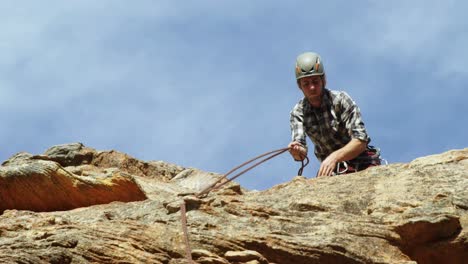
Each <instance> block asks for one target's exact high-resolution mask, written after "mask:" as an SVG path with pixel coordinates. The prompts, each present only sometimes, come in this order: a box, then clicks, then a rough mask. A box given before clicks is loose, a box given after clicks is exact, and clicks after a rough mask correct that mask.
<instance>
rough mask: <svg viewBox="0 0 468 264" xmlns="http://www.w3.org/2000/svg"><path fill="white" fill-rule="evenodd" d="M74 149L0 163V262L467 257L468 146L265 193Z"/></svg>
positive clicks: (192, 172)
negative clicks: (182, 205)
mask: <svg viewBox="0 0 468 264" xmlns="http://www.w3.org/2000/svg"><path fill="white" fill-rule="evenodd" d="M219 177H220V175H217V174H214V173H208V172H203V171H200V170H197V169H192V168H183V167H180V166H177V165H173V164H169V163H164V162H161V161H150V162H143V161H139V160H137V159H134V158H132V157H130V156H128V155H125V154H123V153H119V152H116V151H96V150H94V149H91V148H87V147H85V146H83V145H82V144H79V143H76V144H68V145H60V146H54V147H52V148H51V149H49V150H47V151H46V152H45V153H44V154H43V155H36V156H34V155H31V154H27V153H20V154H17V155H15V156H13V157H12V158H10V159H9V160H8V161H6V162H4V163H3V165H2V166H1V167H0V212H2V214H1V215H0V263H170V264H176V263H188V260H186V258H185V250H186V244H185V243H184V235H183V231H182V225H181V212H180V210H179V204H180V203H181V201H183V200H185V201H186V204H187V213H186V217H187V231H188V234H189V241H190V247H191V249H192V251H191V256H192V258H193V260H194V262H196V263H250V264H253V263H262V264H263V263H281V264H293V263H294V264H298V263H467V262H466V261H467V260H468V149H463V150H454V151H450V152H446V153H443V154H440V155H433V156H428V157H423V158H419V159H416V160H414V161H412V162H411V163H408V164H391V165H387V166H380V167H374V168H370V169H368V170H366V171H363V172H359V173H354V174H349V175H344V176H338V177H329V178H318V179H306V178H304V177H299V176H298V177H295V178H294V179H292V180H291V181H290V182H287V183H283V184H280V185H277V186H274V187H272V188H271V189H268V190H265V191H248V190H245V189H243V188H241V187H240V186H239V185H238V184H235V183H230V184H228V185H227V186H226V187H225V188H224V189H221V190H219V191H216V192H211V193H210V194H209V195H208V196H207V197H205V198H202V199H198V198H196V197H194V196H193V195H190V194H194V193H198V192H200V191H201V190H202V189H204V188H205V187H207V186H209V185H210V183H212V182H213V181H215V180H216V179H218V178H219Z"/></svg>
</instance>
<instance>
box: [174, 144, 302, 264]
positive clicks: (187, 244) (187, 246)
mask: <svg viewBox="0 0 468 264" xmlns="http://www.w3.org/2000/svg"><path fill="white" fill-rule="evenodd" d="M288 150H289V148H282V149H277V150H273V151H270V152H267V153H264V154H262V155H259V156H257V157H255V158H253V159H250V160H248V161H246V162H244V163H242V164H241V165H239V166H237V167H235V168H233V169H232V170H230V171H229V172H227V173H226V174H224V175H223V176H222V177H221V178H219V179H218V180H216V181H215V182H214V183H213V184H211V185H210V186H208V187H207V188H205V189H204V190H202V191H201V192H199V193H198V194H196V195H195V197H196V198H203V197H206V196H207V195H208V193H209V192H211V191H213V190H218V189H220V188H221V187H222V186H224V185H226V184H227V183H229V182H231V181H233V180H234V179H236V178H237V177H239V176H241V175H242V174H244V173H246V172H247V171H249V170H251V169H253V168H255V167H256V166H258V165H260V164H262V163H264V162H266V161H268V160H270V159H272V158H274V157H276V156H278V155H281V154H283V153H284V152H286V151H288ZM261 158H264V159H262V160H260V161H258V162H256V163H255V164H253V165H251V166H250V167H248V168H246V169H244V170H243V171H241V172H239V173H237V174H236V175H234V176H232V177H231V178H228V176H229V175H230V174H232V173H234V172H235V171H237V170H238V169H240V168H242V167H244V166H246V165H248V164H250V163H252V162H254V161H256V160H258V159H261ZM304 160H305V162H304ZM308 164H309V158H308V157H307V155H306V156H305V157H304V159H303V160H302V164H301V168H300V169H299V171H298V175H302V172H303V170H304V168H305V167H306V166H307V165H308ZM169 203H171V202H169ZM180 214H181V222H182V230H183V233H184V242H185V254H186V259H187V261H188V262H189V263H190V264H193V263H195V262H194V261H193V259H192V249H191V247H190V240H189V233H188V228H187V208H186V204H185V200H182V202H181V203H180Z"/></svg>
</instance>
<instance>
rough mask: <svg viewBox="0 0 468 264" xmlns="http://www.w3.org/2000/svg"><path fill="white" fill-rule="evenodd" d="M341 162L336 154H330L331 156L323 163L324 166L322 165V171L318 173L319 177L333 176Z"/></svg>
mask: <svg viewBox="0 0 468 264" xmlns="http://www.w3.org/2000/svg"><path fill="white" fill-rule="evenodd" d="M339 161H340V160H339V159H338V157H337V154H336V152H333V153H332V154H330V156H328V157H327V158H326V159H325V160H324V161H322V164H320V169H319V171H318V174H317V177H323V176H332V175H333V171H334V170H335V167H336V164H337V163H338V162H339Z"/></svg>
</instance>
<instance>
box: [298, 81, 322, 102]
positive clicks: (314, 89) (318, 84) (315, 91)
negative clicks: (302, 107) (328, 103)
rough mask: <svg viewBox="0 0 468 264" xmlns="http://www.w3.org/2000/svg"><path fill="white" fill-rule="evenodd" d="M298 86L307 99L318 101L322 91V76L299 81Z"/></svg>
mask: <svg viewBox="0 0 468 264" xmlns="http://www.w3.org/2000/svg"><path fill="white" fill-rule="evenodd" d="M299 86H300V88H301V90H302V92H303V93H304V96H305V97H306V98H307V99H309V100H319V99H320V98H321V95H322V90H323V81H322V76H320V75H316V76H309V77H304V78H302V79H299Z"/></svg>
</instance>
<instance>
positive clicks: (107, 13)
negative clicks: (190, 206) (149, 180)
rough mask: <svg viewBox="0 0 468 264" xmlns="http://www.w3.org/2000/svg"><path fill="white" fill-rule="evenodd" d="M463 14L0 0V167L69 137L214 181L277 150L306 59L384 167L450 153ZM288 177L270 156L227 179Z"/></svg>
mask: <svg viewBox="0 0 468 264" xmlns="http://www.w3.org/2000/svg"><path fill="white" fill-rule="evenodd" d="M11 3H13V2H11ZM466 10H468V3H466V2H465V1H450V0H449V1H443V2H441V1H420V0H417V1H391V2H388V1H353V2H352V3H351V1H281V2H280V1H277V2H272V1H263V0H260V1H251V0H249V1H248V0H236V1H215V0H212V1H208V0H199V1H184V2H183V3H180V2H177V1H149V0H148V1H117V0H113V1H110V0H109V1H102V0H101V1H14V4H8V3H6V2H5V3H3V2H2V3H1V4H0V25H1V29H2V30H1V31H0V122H1V124H2V125H1V129H0V160H2V161H3V160H6V159H8V158H9V157H10V156H12V155H14V154H15V153H17V152H20V151H26V152H29V153H33V154H40V153H43V152H44V151H45V150H46V149H47V148H49V147H51V146H53V145H58V144H64V143H70V142H82V143H84V144H85V145H87V146H89V147H92V148H95V149H98V150H110V149H115V150H118V151H122V152H125V153H128V154H129V155H132V156H134V157H136V158H138V159H142V160H147V161H149V160H163V161H167V162H171V163H176V164H179V165H182V166H184V167H196V168H200V169H202V170H206V171H213V172H218V173H225V172H227V171H229V170H230V169H231V168H232V167H234V166H237V165H239V164H241V163H242V162H244V161H245V160H248V159H250V158H252V157H254V156H256V155H259V154H261V153H264V152H267V151H270V150H273V149H279V148H282V147H286V146H287V144H288V143H289V141H290V131H289V112H290V110H291V108H292V107H293V105H294V104H295V103H296V102H297V101H298V100H299V99H300V98H301V97H302V94H301V92H300V90H299V89H298V88H297V86H296V84H295V79H294V62H295V58H296V56H297V55H298V54H300V53H302V52H305V51H315V52H318V53H320V54H321V55H322V58H323V61H324V65H325V69H326V72H327V77H328V88H329V89H334V90H344V91H347V92H348V93H349V94H350V95H351V96H352V97H353V99H354V100H355V101H356V102H357V103H358V105H359V106H360V108H361V111H362V114H363V117H364V121H365V124H366V127H367V130H368V133H369V134H370V136H371V138H372V143H373V144H374V145H376V146H377V147H379V148H381V149H382V154H383V157H384V158H386V159H387V160H388V161H389V162H390V163H395V162H409V161H411V160H413V159H415V158H417V157H421V156H427V155H431V154H436V153H440V152H443V151H447V150H450V149H460V148H465V147H468V139H467V136H466V135H467V132H466V131H467V130H468V122H467V121H468V118H467V117H466V115H467V113H468V104H467V97H468V90H467V89H466V87H467V84H468V56H467V52H466V47H468V34H467V32H468V20H466V14H465V11H466ZM309 144H311V143H310V141H309ZM310 156H311V164H310V165H309V167H307V168H306V170H305V172H304V175H305V176H307V177H314V175H315V173H316V171H317V169H318V166H319V164H318V162H317V161H316V160H315V157H314V156H313V154H312V153H310ZM298 168H299V164H298V163H295V162H294V161H293V160H292V158H290V157H289V155H288V154H283V156H280V157H278V158H276V159H274V160H271V161H269V162H268V163H266V164H264V165H262V166H261V167H258V168H256V169H254V170H252V171H251V172H249V173H248V174H246V175H244V176H242V177H240V178H238V182H240V183H241V185H243V186H244V187H246V188H249V189H265V188H269V187H271V186H273V185H275V184H278V183H281V182H285V181H288V180H290V179H291V178H292V177H294V176H295V175H296V173H297V169H298Z"/></svg>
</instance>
